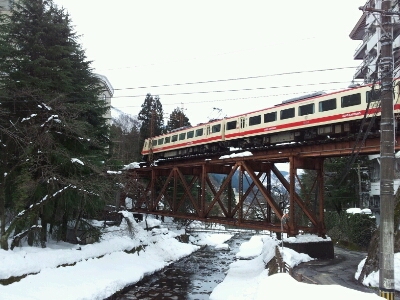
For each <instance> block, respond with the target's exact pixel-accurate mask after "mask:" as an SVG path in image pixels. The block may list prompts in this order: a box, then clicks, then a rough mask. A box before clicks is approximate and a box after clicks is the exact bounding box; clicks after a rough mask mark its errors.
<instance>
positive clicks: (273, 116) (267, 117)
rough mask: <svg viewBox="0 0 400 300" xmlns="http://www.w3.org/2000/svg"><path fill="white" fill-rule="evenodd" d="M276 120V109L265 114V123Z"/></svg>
mask: <svg viewBox="0 0 400 300" xmlns="http://www.w3.org/2000/svg"><path fill="white" fill-rule="evenodd" d="M274 121H276V111H274V112H270V113H267V114H264V123H269V122H274Z"/></svg>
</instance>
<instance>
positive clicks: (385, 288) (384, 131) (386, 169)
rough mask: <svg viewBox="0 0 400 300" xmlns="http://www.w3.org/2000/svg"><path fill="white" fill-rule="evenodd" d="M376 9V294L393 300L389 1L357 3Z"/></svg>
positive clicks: (391, 72) (373, 10) (391, 60)
mask: <svg viewBox="0 0 400 300" xmlns="http://www.w3.org/2000/svg"><path fill="white" fill-rule="evenodd" d="M360 9H361V10H363V11H370V12H375V13H379V14H380V16H381V18H380V21H381V24H380V25H381V27H380V28H381V38H380V40H379V42H380V45H381V58H380V60H379V71H380V77H381V92H382V93H381V142H380V144H381V155H380V156H381V157H380V158H381V167H380V175H381V176H380V177H381V178H380V198H381V201H380V214H381V216H380V223H379V234H380V237H379V295H380V296H381V297H383V298H385V299H388V300H394V186H393V181H394V162H395V161H394V150H395V149H394V112H393V23H392V16H394V15H399V12H393V11H392V1H391V0H383V1H382V4H381V9H375V8H372V7H368V8H367V7H360Z"/></svg>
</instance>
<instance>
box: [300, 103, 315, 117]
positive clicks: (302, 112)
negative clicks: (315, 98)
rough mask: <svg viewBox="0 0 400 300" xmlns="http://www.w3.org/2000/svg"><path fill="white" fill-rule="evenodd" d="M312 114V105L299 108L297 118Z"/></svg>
mask: <svg viewBox="0 0 400 300" xmlns="http://www.w3.org/2000/svg"><path fill="white" fill-rule="evenodd" d="M313 113H314V103H310V104H306V105H301V106H299V116H306V115H311V114H313Z"/></svg>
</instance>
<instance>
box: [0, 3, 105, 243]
mask: <svg viewBox="0 0 400 300" xmlns="http://www.w3.org/2000/svg"><path fill="white" fill-rule="evenodd" d="M3 18H4V20H3V24H2V26H1V28H0V74H1V76H0V87H1V94H0V96H1V98H2V99H1V105H0V108H1V110H2V111H3V110H5V111H7V112H8V116H7V119H8V124H9V126H8V128H6V129H7V130H8V131H7V132H5V133H4V132H3V131H2V132H1V134H2V136H1V140H2V144H3V147H2V148H0V151H1V153H0V155H1V158H0V159H1V167H0V168H1V170H0V171H1V173H2V174H7V176H5V178H4V180H3V182H1V186H0V192H1V194H2V195H1V197H0V198H3V200H1V201H0V205H1V206H2V207H1V208H0V213H1V214H2V216H1V220H2V221H4V220H5V219H6V216H7V218H9V219H10V220H8V221H9V223H8V224H9V226H8V228H7V229H6V228H5V222H1V223H2V227H1V232H0V234H1V246H2V248H3V249H7V247H8V245H7V239H8V237H9V236H10V234H11V233H12V232H13V231H14V230H15V233H20V234H19V235H18V237H21V236H24V235H26V234H28V233H29V237H30V239H28V241H30V244H32V243H33V239H32V237H33V236H32V234H31V229H37V228H40V226H38V223H39V219H40V223H41V225H42V229H41V235H40V237H41V242H42V246H44V242H45V240H46V236H47V234H48V232H47V228H48V227H49V228H51V231H53V230H54V232H58V233H59V236H58V237H59V238H61V239H63V240H65V239H66V233H67V226H68V225H71V224H74V226H75V231H76V232H77V229H78V224H79V220H81V219H82V217H83V216H90V213H94V212H95V211H96V210H98V209H99V208H100V207H101V206H102V203H103V200H104V199H103V197H104V195H105V189H106V188H107V184H105V182H104V179H103V176H102V174H103V172H102V168H103V166H104V161H105V160H106V158H107V157H106V156H107V151H106V150H107V148H108V146H109V138H108V136H109V126H108V125H107V120H106V119H105V118H104V114H105V112H106V111H107V109H108V107H107V105H106V102H105V101H104V100H100V99H99V93H100V90H101V89H100V82H99V80H98V79H97V77H96V76H95V75H94V74H93V73H92V70H91V68H90V62H89V61H86V56H85V53H84V51H83V50H82V48H81V46H80V45H79V44H78V36H77V35H76V33H75V32H74V31H73V28H72V25H71V21H70V18H69V15H68V13H66V11H65V10H64V9H59V8H58V7H57V6H56V5H54V3H53V2H52V0H48V1H46V0H21V1H18V2H15V3H14V6H13V7H12V10H11V15H10V16H5V17H3ZM71 221H72V222H73V223H71ZM47 225H49V226H47ZM54 232H53V233H54Z"/></svg>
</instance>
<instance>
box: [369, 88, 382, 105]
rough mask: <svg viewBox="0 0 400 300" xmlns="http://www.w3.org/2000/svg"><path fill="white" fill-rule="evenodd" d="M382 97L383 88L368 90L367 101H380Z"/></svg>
mask: <svg viewBox="0 0 400 300" xmlns="http://www.w3.org/2000/svg"><path fill="white" fill-rule="evenodd" d="M380 98H381V90H380V89H378V90H371V91H367V103H368V102H374V101H378V100H379V99H380Z"/></svg>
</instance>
